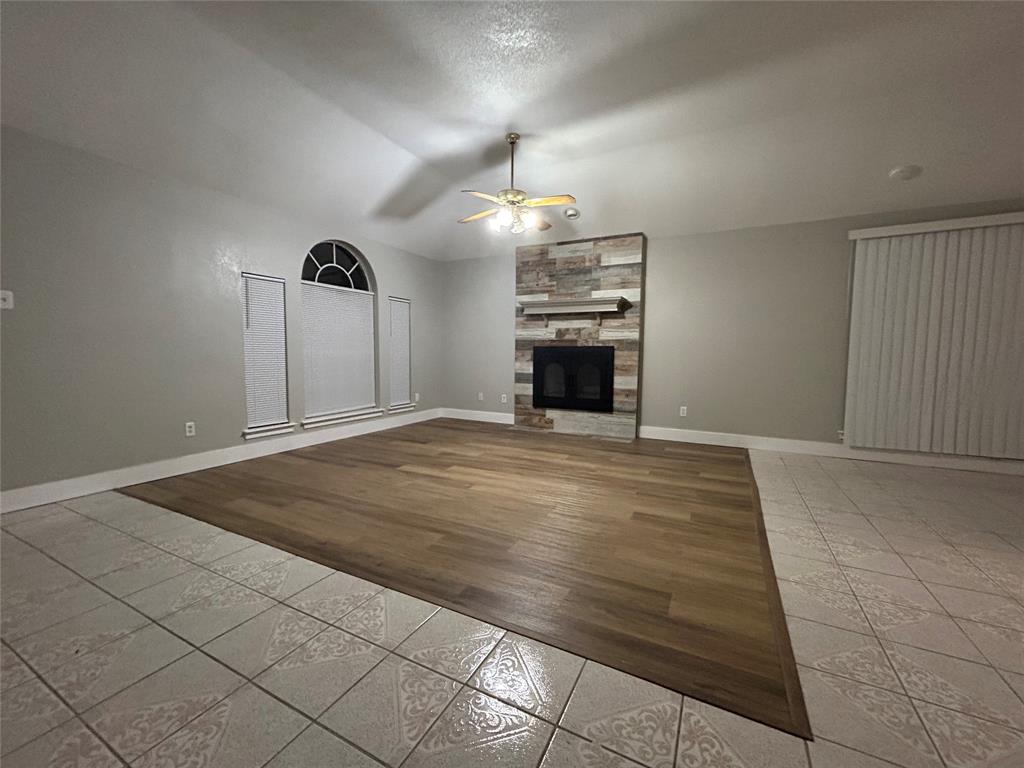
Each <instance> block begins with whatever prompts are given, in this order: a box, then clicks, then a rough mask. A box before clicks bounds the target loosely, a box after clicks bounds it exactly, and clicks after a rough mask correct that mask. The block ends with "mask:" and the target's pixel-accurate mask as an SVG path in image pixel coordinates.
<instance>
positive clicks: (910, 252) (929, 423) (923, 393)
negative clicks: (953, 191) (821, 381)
mask: <svg viewBox="0 0 1024 768" xmlns="http://www.w3.org/2000/svg"><path fill="white" fill-rule="evenodd" d="M953 224H955V222H952V223H950V229H948V230H944V231H931V232H920V231H917V232H913V233H911V234H900V233H897V234H894V235H892V236H883V237H878V236H869V237H866V238H865V239H858V240H857V245H856V250H855V262H854V281H853V299H852V314H851V326H850V355H849V368H848V375H847V399H846V425H845V430H846V437H847V441H848V442H849V444H850V445H853V446H858V447H872V448H891V449H899V450H911V451H925V452H931V453H948V454H960V455H968V456H989V457H997V458H1018V459H1019V458H1024V264H1022V262H1024V223H1008V224H1005V225H1003V224H1001V225H998V226H971V227H969V228H953V226H952V225H953ZM857 235H860V233H851V237H853V236H857Z"/></svg>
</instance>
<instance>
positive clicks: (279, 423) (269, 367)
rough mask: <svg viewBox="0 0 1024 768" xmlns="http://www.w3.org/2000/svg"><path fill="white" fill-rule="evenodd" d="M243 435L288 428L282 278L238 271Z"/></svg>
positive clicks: (266, 433)
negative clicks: (242, 371) (243, 403)
mask: <svg viewBox="0 0 1024 768" xmlns="http://www.w3.org/2000/svg"><path fill="white" fill-rule="evenodd" d="M242 302H243V310H244V323H245V329H244V333H243V338H244V348H245V415H246V428H245V430H244V431H243V433H242V435H243V436H244V437H245V438H246V439H250V438H254V437H266V436H269V435H280V434H284V433H286V432H291V431H292V430H293V429H294V428H295V425H294V424H291V423H289V421H288V356H287V348H286V341H285V311H284V280H282V279H280V278H277V277H266V276H263V275H253V274H249V273H246V272H243V273H242Z"/></svg>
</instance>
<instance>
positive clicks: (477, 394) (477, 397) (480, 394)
mask: <svg viewBox="0 0 1024 768" xmlns="http://www.w3.org/2000/svg"><path fill="white" fill-rule="evenodd" d="M476 399H477V400H479V401H480V402H481V403H482V402H483V401H484V393H483V392H477V393H476Z"/></svg>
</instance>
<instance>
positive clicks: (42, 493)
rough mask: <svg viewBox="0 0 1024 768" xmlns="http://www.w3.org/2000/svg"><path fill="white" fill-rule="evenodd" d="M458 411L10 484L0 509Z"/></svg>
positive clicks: (32, 504) (416, 414)
mask: <svg viewBox="0 0 1024 768" xmlns="http://www.w3.org/2000/svg"><path fill="white" fill-rule="evenodd" d="M462 413H463V412H462V411H452V410H450V409H443V408H431V409H428V410H425V411H419V412H416V411H413V412H410V413H399V414H394V415H392V416H383V417H381V418H377V419H372V420H370V419H368V420H366V421H356V422H350V423H346V424H339V425H336V426H330V427H320V428H319V429H316V430H312V431H303V432H299V433H296V434H288V435H282V436H277V437H270V436H268V437H265V438H263V439H262V440H255V441H249V442H247V443H244V444H242V445H232V446H230V447H228V448H218V449H216V450H213V451H204V452H202V453H192V454H189V455H187V456H178V457H175V458H173V459H163V460H161V461H153V462H150V463H148V464H138V465H136V466H134V467H124V468H122V469H113V470H110V471H108V472H97V473H96V474H93V475H85V476H83V477H72V478H68V479H67V480H55V481H53V482H49V483H41V484H39V485H30V486H26V487H24V488H14V489H12V490H10V491H3V492H0V512H14V511H16V510H19V509H26V508H28V507H37V506H39V505H41V504H52V503H53V502H55V501H63V500H65V499H73V498H76V497H78V496H86V495H88V494H90V493H99V492H100V491H109V490H113V489H114V488H122V487H124V486H126V485H135V484H137V483H148V482H150V481H152V480H159V479H161V478H164V477H174V476H175V475H183V474H185V473H186V472H197V471H199V470H201V469H211V468H213V467H220V466H223V465H225V464H234V463H235V462H236V461H245V460H246V459H255V458H258V457H260V456H269V455H271V454H274V453H282V452H284V451H294V450H295V449H296V448H305V447H306V446H309V445H317V444H318V443H328V442H331V441H333V440H344V439H345V438H348V437H356V436H358V435H366V434H369V433H371V432H380V431H381V430H384V429H391V428H393V427H401V426H404V425H406V424H415V423H417V422H420V421H429V420H430V419H437V418H440V417H441V416H442V415H444V416H449V417H450V418H472V417H470V416H463V415H461V414H462ZM465 413H475V414H480V413H483V412H477V411H466V412H465ZM474 420H475V421H482V420H485V419H481V418H476V419H474Z"/></svg>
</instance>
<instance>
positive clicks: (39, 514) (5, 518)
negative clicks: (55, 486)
mask: <svg viewBox="0 0 1024 768" xmlns="http://www.w3.org/2000/svg"><path fill="white" fill-rule="evenodd" d="M60 512H63V513H65V514H66V513H67V512H68V508H67V507H64V506H62V505H60V504H42V505H40V506H38V507H29V508H28V509H19V510H17V511H16V512H4V513H3V514H2V515H0V526H2V527H4V528H9V527H11V526H13V525H17V524H18V523H24V522H26V521H28V520H42V519H43V518H44V517H49V516H50V515H55V514H57V513H60Z"/></svg>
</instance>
